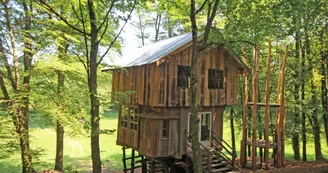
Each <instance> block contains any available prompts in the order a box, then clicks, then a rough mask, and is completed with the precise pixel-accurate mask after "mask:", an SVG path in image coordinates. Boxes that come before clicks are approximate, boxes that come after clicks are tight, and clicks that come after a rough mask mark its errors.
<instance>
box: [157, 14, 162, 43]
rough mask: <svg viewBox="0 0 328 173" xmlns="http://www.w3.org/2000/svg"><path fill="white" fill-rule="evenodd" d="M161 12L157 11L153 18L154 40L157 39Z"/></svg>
mask: <svg viewBox="0 0 328 173" xmlns="http://www.w3.org/2000/svg"><path fill="white" fill-rule="evenodd" d="M161 20H162V13H161V12H159V11H157V14H156V20H155V41H158V36H159V27H160V26H161Z"/></svg>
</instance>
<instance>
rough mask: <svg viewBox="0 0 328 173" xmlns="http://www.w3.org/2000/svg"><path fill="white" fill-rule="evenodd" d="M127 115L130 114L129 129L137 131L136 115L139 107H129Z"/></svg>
mask: <svg viewBox="0 0 328 173" xmlns="http://www.w3.org/2000/svg"><path fill="white" fill-rule="evenodd" d="M132 110H133V111H132ZM129 113H130V123H129V124H130V125H129V129H130V130H134V131H138V124H139V119H138V116H137V115H138V114H139V106H130V111H129Z"/></svg>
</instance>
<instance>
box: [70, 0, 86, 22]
mask: <svg viewBox="0 0 328 173" xmlns="http://www.w3.org/2000/svg"><path fill="white" fill-rule="evenodd" d="M71 5H72V9H73V12H74V14H75V16H76V17H77V19H79V21H80V22H83V21H82V19H81V18H80V16H79V15H78V14H77V12H76V9H75V7H74V5H73V3H71Z"/></svg>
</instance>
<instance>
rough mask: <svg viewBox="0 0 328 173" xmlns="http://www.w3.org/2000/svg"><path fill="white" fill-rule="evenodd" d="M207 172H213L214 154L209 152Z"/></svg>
mask: <svg viewBox="0 0 328 173" xmlns="http://www.w3.org/2000/svg"><path fill="white" fill-rule="evenodd" d="M207 170H208V171H209V172H211V170H212V152H210V151H207Z"/></svg>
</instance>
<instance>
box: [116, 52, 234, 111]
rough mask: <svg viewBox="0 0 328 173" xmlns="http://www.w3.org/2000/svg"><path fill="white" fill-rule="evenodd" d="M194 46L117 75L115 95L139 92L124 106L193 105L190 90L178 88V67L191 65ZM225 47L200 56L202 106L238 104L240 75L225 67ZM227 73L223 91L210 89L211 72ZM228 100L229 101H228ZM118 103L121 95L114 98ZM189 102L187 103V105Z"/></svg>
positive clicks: (224, 74)
mask: <svg viewBox="0 0 328 173" xmlns="http://www.w3.org/2000/svg"><path fill="white" fill-rule="evenodd" d="M191 54H192V51H191V47H187V48H185V49H183V50H181V51H179V52H173V53H171V54H170V55H168V57H166V58H165V59H166V60H163V61H159V62H156V63H152V64H147V65H142V66H137V67H128V68H126V70H127V72H123V71H124V70H114V72H113V75H112V76H113V92H114V93H115V92H117V91H119V92H124V91H135V93H134V94H133V92H132V93H131V95H130V96H129V97H128V99H127V100H124V99H123V97H121V98H119V101H120V102H121V103H129V104H133V105H147V106H154V107H164V106H168V107H180V106H190V89H189V88H178V87H177V82H178V81H177V80H178V79H177V78H178V65H182V66H191V59H190V58H191ZM228 56H229V55H228V53H227V51H226V50H224V49H222V48H218V47H216V48H209V49H207V50H205V51H203V52H201V53H200V55H199V60H198V62H199V63H198V69H199V77H198V92H199V97H198V99H199V100H198V102H199V106H224V105H231V104H237V91H238V90H237V85H238V78H237V77H238V76H237V73H235V69H234V68H231V67H229V66H226V65H225V61H226V59H227V57H228ZM209 69H218V70H222V71H223V77H224V79H223V89H208V70H209ZM227 98H228V100H227ZM112 99H113V100H117V99H118V98H117V96H115V94H114V96H113V98H112ZM184 103H185V104H184Z"/></svg>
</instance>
